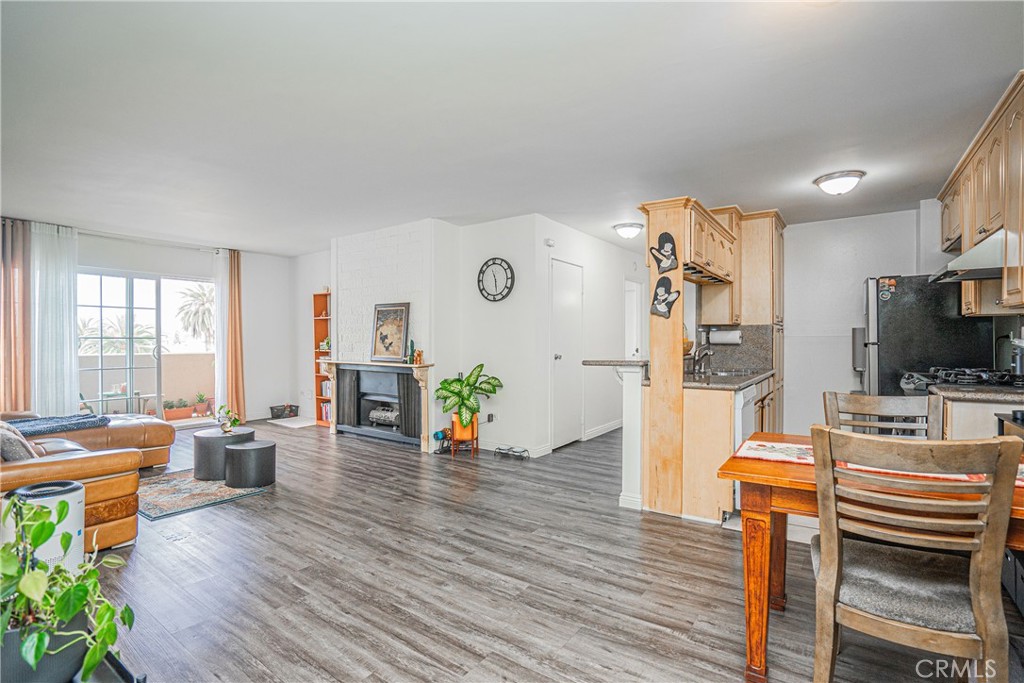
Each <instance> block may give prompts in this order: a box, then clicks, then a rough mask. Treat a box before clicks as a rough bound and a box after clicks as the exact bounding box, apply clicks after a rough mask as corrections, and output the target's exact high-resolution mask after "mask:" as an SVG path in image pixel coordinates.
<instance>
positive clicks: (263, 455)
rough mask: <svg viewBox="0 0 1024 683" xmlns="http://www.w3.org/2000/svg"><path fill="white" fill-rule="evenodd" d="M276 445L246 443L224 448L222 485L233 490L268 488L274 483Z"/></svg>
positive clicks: (259, 442) (268, 442)
mask: <svg viewBox="0 0 1024 683" xmlns="http://www.w3.org/2000/svg"><path fill="white" fill-rule="evenodd" d="M276 468H277V444H276V443H274V442H273V441H247V442H245V443H233V444H228V445H227V446H225V447H224V475H225V477H224V485H225V486H229V487H231V488H233V489H251V488H256V487H258V486H269V485H270V484H273V483H274V481H276Z"/></svg>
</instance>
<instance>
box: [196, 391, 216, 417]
mask: <svg viewBox="0 0 1024 683" xmlns="http://www.w3.org/2000/svg"><path fill="white" fill-rule="evenodd" d="M211 412H213V409H212V408H211V407H210V399H208V398H206V394H204V393H203V392H201V391H200V392H199V393H198V394H196V415H198V416H199V417H206V416H207V415H209V414H210V413H211Z"/></svg>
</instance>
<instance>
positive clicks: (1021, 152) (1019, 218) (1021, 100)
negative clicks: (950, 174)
mask: <svg viewBox="0 0 1024 683" xmlns="http://www.w3.org/2000/svg"><path fill="white" fill-rule="evenodd" d="M1004 120H1005V125H1004V127H1003V131H1004V138H1005V145H1006V157H1005V158H1006V183H1005V193H1006V196H1005V198H1004V201H1003V220H1004V223H1005V226H1004V228H1003V238H1004V240H1005V242H1004V244H1003V247H1004V251H1003V305H1004V306H1022V305H1024V214H1022V208H1024V206H1022V205H1024V168H1022V165H1024V91H1022V92H1020V93H1018V94H1017V96H1016V97H1015V98H1014V99H1013V101H1012V102H1011V104H1010V107H1009V109H1008V110H1007V112H1006V117H1005V119H1004Z"/></svg>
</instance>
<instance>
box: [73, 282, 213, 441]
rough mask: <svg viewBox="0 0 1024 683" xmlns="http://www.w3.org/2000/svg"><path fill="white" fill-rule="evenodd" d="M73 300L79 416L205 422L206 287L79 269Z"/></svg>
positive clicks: (208, 373) (209, 313)
mask: <svg viewBox="0 0 1024 683" xmlns="http://www.w3.org/2000/svg"><path fill="white" fill-rule="evenodd" d="M77 299H78V302H77V317H78V366H79V372H78V387H79V389H78V391H79V400H80V403H79V409H80V410H81V411H82V412H89V413H93V414H95V415H119V414H144V415H156V416H158V417H161V418H163V419H165V420H167V421H168V422H171V423H172V424H174V425H175V426H176V427H180V426H192V425H193V424H203V423H212V421H213V414H214V397H213V390H214V343H215V321H216V315H215V307H214V297H213V283H211V282H209V281H205V280H196V279H179V278H168V277H159V276H155V275H142V274H135V273H126V272H123V271H106V270H92V269H83V270H81V271H80V272H79V273H78V284H77Z"/></svg>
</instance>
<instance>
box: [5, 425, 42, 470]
mask: <svg viewBox="0 0 1024 683" xmlns="http://www.w3.org/2000/svg"><path fill="white" fill-rule="evenodd" d="M35 457H37V456H36V452H35V451H34V450H32V446H31V445H30V444H29V442H28V441H26V440H25V437H23V436H22V435H21V434H19V433H18V432H17V430H13V431H12V430H10V429H0V460H3V461H4V462H16V461H18V460H31V459H32V458H35Z"/></svg>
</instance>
